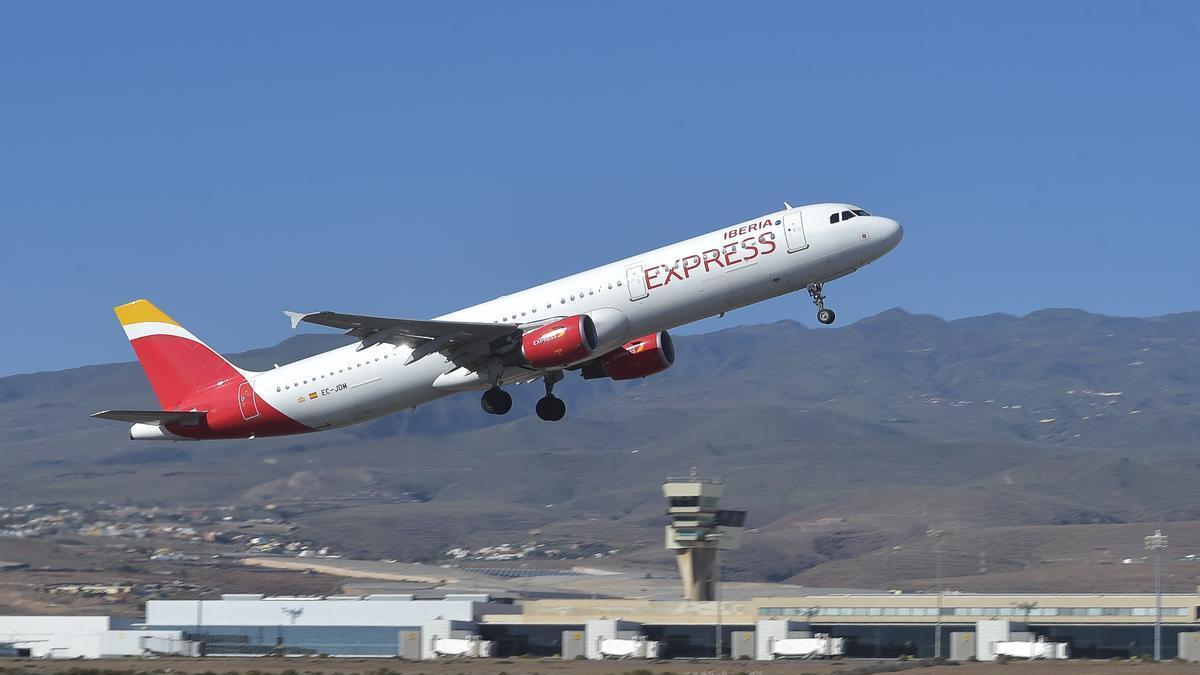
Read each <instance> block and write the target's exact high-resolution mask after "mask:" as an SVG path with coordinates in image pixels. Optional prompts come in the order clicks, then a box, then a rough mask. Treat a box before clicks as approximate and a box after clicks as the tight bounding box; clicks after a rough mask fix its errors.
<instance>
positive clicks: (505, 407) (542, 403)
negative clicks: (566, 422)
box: [479, 372, 567, 422]
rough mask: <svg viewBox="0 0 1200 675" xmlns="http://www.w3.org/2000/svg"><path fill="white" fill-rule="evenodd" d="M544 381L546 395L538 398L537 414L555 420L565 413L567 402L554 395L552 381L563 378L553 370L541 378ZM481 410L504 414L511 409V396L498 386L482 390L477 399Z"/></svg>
mask: <svg viewBox="0 0 1200 675" xmlns="http://www.w3.org/2000/svg"><path fill="white" fill-rule="evenodd" d="M542 379H543V381H544V382H545V383H546V395H545V396H543V397H542V398H540V399H538V402H537V416H538V417H540V418H542V419H544V420H546V421H547V422H557V421H559V420H561V419H562V418H563V417H566V415H567V404H566V403H564V402H563V400H562V399H560V398H558V397H557V396H555V395H554V383H556V382H558V381H559V380H561V379H563V374H562V373H561V372H555V373H552V374H549V375H546V376H545V377H544V378H542ZM479 405H480V407H482V408H483V411H484V412H486V413H488V414H491V415H504V414H506V413H508V411H510V410H512V396H511V395H510V394H509V393H508V392H507V391H504V390H503V389H501V388H500V386H499V385H498V384H497V385H493V386H492V388H491V389H488V390H487V391H485V392H483V396H482V397H480V399H479Z"/></svg>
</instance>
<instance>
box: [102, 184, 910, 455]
mask: <svg viewBox="0 0 1200 675" xmlns="http://www.w3.org/2000/svg"><path fill="white" fill-rule="evenodd" d="M903 236H904V230H903V228H902V227H901V226H900V224H899V223H898V222H896V221H895V220H893V219H891V218H885V217H882V216H875V215H871V214H869V213H867V212H866V211H864V210H862V209H860V208H858V207H857V206H853V205H851V204H842V203H822V204H811V205H807V206H800V207H793V206H791V205H790V204H788V203H787V202H784V209H783V210H782V211H776V212H773V213H769V214H766V215H763V216H760V217H758V218H754V219H752V220H748V221H745V222H742V223H738V224H737V225H732V226H729V227H726V228H722V229H720V230H717V231H715V232H709V233H707V234H703V235H700V236H698V237H694V238H692V239H688V240H686V241H682V242H679V243H676V244H671V245H669V246H664V247H662V248H657V249H655V250H653V251H648V252H646V253H642V254H639V255H635V256H633V257H631V258H626V259H624V260H619V261H617V262H614V263H610V264H607V265H603V266H601V267H597V268H594V269H591V270H588V271H586V272H581V273H579V274H575V275H573V276H569V277H564V278H562V279H559V280H557V281H551V282H550V283H547V284H542V285H540V286H535V287H533V288H530V289H527V290H523V291H520V292H517V293H513V294H511V295H504V296H501V297H499V298H496V299H495V300H490V301H488V302H485V303H483V304H479V305H475V306H473V307H468V308H466V309H462V310H459V311H456V312H452V313H450V314H446V315H444V316H441V317H438V318H436V319H432V320H415V319H400V318H386V317H377V316H365V315H359V314H342V313H338V312H328V311H323V312H307V313H303V312H291V311H285V312H284V314H285V315H287V317H288V318H289V319H290V320H291V324H292V328H293V329H295V328H296V327H297V326H299V325H300V324H301V323H307V324H315V325H318V326H326V327H330V328H337V329H340V330H344V331H346V334H347V335H350V336H352V337H354V338H356V341H355V342H354V343H352V344H349V345H346V346H343V347H339V348H337V349H333V350H331V351H328V352H324V353H321V354H317V355H315V356H311V357H308V358H306V359H301V360H299V361H296V362H294V363H289V364H287V365H283V366H276V367H275V368H274V369H271V370H266V371H261V372H255V371H249V370H245V369H243V368H238V367H237V366H234V365H233V364H231V363H230V362H229V361H227V360H225V359H224V358H222V357H221V356H220V355H219V354H217V353H216V352H215V351H213V350H212V349H211V348H209V347H208V345H206V344H204V343H203V342H201V341H200V340H199V339H198V338H197V337H196V336H194V335H192V334H191V333H190V332H188V331H187V330H186V329H185V328H183V327H182V326H180V325H179V324H178V323H177V322H176V321H175V320H173V319H172V318H171V317H169V316H167V315H166V314H165V313H163V312H162V311H161V310H160V309H158V308H157V307H155V306H154V305H153V304H151V303H150V302H149V301H147V300H136V301H134V302H131V303H128V304H125V305H121V306H119V307H116V308H115V309H114V311H115V312H116V314H117V318H118V320H119V321H120V322H121V325H122V327H123V328H124V330H125V334H126V337H128V338H129V341H130V343H131V344H132V346H133V350H134V352H135V353H136V355H137V358H138V360H139V361H140V362H141V365H142V368H143V370H144V371H145V372H146V377H147V379H149V381H150V386H151V388H152V389H153V390H154V394H155V396H156V397H157V398H158V401H159V403H160V404H161V406H162V410H105V411H102V412H98V413H95V414H94V415H93V417H97V418H102V419H107V420H116V421H121V422H127V423H130V424H132V426H131V427H130V430H129V437H130V438H131V439H134V440H173V441H177V440H204V439H253V438H260V437H268V436H285V435H290V434H300V433H308V432H314V431H321V430H325V429H335V428H339V427H345V426H348V425H351V424H356V423H359V422H363V421H366V420H370V419H373V418H376V417H381V416H383V415H388V414H391V413H393V412H397V411H400V410H404V409H406V408H415V407H416V406H418V405H421V404H424V403H428V402H429V401H433V400H435V399H438V398H442V397H444V396H448V395H450V394H453V393H455V392H461V391H472V390H474V391H479V390H482V391H483V394H482V396H481V398H480V405H481V406H482V408H483V410H484V411H485V412H487V413H490V414H493V415H504V414H506V413H507V412H509V410H510V409H511V408H512V397H511V395H509V393H508V392H506V391H505V390H504V389H503V387H504V386H506V385H510V384H516V383H528V382H533V381H535V380H539V379H540V380H542V382H543V383H544V385H545V390H546V394H545V396H544V397H542V398H541V399H540V400H538V402H537V406H536V411H537V415H538V417H540V418H541V419H543V420H547V421H558V420H561V419H562V418H563V417H564V416H565V415H566V411H567V406H566V403H565V402H563V401H562V400H561V399H559V398H558V397H556V396H555V395H554V385H555V384H556V383H558V382H560V381H561V380H562V379H563V378H564V376H565V373H566V372H570V371H577V372H579V373H580V374H581V375H582V377H583V378H584V379H596V378H611V379H613V380H631V379H637V378H643V377H647V376H650V375H653V374H655V373H659V372H662V371H664V370H666V369H667V368H670V367H671V365H672V364H673V363H674V362H675V348H674V345H673V343H672V340H671V336H670V334H669V333H668V331H669V330H670V329H672V328H676V327H678V326H682V325H684V324H687V323H691V322H693V321H698V320H700V319H704V318H708V317H712V316H724V315H725V313H726V312H729V311H731V310H734V309H737V308H739V307H745V306H747V305H751V304H753V303H756V302H761V301H763V300H767V299H769V298H774V297H777V296H780V295H784V294H786V293H792V292H795V291H800V290H807V291H808V294H809V296H810V297H811V299H812V301H813V303H814V304H815V305H816V307H817V321H818V322H820V323H822V324H831V323H833V322H834V319H835V315H834V312H833V310H832V309H829V308H828V307H826V306H825V299H826V298H825V293H824V287H825V284H827V283H829V282H830V281H833V280H835V279H839V278H841V277H844V276H846V275H848V274H851V273H853V272H855V271H857V270H858V269H859V268H861V267H863V266H864V265H867V264H869V263H871V262H874V261H875V260H878V259H879V258H881V257H883V256H884V255H886V254H887V253H888V252H890V251H891V250H892V249H894V248H895V247H896V245H897V244H899V243H900V240H901V238H903Z"/></svg>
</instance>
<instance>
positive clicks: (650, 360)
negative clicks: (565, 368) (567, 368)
mask: <svg viewBox="0 0 1200 675" xmlns="http://www.w3.org/2000/svg"><path fill="white" fill-rule="evenodd" d="M673 363H675V344H674V343H673V342H671V335H670V334H669V333H667V331H665V330H664V331H662V332H661V333H651V334H649V335H643V336H642V337H640V338H637V339H636V340H630V341H629V342H626V343H625V344H623V345H621V346H620V347H619V348H617V349H614V350H612V351H611V352H609V353H607V354H605V355H604V356H601V357H600V358H598V359H596V360H595V361H592V362H591V363H589V364H587V365H586V366H584V367H583V370H582V374H583V379H585V380H594V379H596V378H601V377H611V378H612V379H614V380H635V379H637V378H639V377H646V376H647V375H653V374H655V373H661V372H662V371H664V370H666V369H667V368H670V367H671V364H673Z"/></svg>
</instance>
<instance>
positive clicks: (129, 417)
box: [92, 410, 207, 427]
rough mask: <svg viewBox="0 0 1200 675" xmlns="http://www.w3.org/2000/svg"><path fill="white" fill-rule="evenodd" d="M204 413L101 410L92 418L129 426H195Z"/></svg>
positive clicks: (201, 420) (93, 414)
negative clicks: (127, 423)
mask: <svg viewBox="0 0 1200 675" xmlns="http://www.w3.org/2000/svg"><path fill="white" fill-rule="evenodd" d="M205 414H207V413H204V412H195V411H192V412H188V411H184V410H102V411H100V412H98V413H92V417H97V418H99V419H102V420H113V421H116V422H129V423H131V424H158V425H163V424H182V425H184V426H189V427H190V426H196V425H197V424H200V423H201V422H203V421H204V415H205Z"/></svg>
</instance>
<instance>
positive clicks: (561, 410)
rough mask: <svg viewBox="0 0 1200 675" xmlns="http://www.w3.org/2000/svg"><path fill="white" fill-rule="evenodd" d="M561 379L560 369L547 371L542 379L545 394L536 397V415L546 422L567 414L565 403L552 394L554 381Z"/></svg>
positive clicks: (554, 420) (556, 419)
mask: <svg viewBox="0 0 1200 675" xmlns="http://www.w3.org/2000/svg"><path fill="white" fill-rule="evenodd" d="M561 379H563V374H562V372H561V371H555V372H554V373H547V374H546V376H545V377H544V378H542V381H543V382H545V384H546V395H545V396H543V397H542V398H539V399H538V402H537V408H536V409H537V416H538V417H540V418H542V419H544V420H546V421H547V422H557V421H559V420H561V419H562V418H563V417H565V416H566V414H567V404H566V403H564V402H563V400H562V399H561V398H558V397H557V396H555V395H554V383H555V382H558V381H559V380H561Z"/></svg>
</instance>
